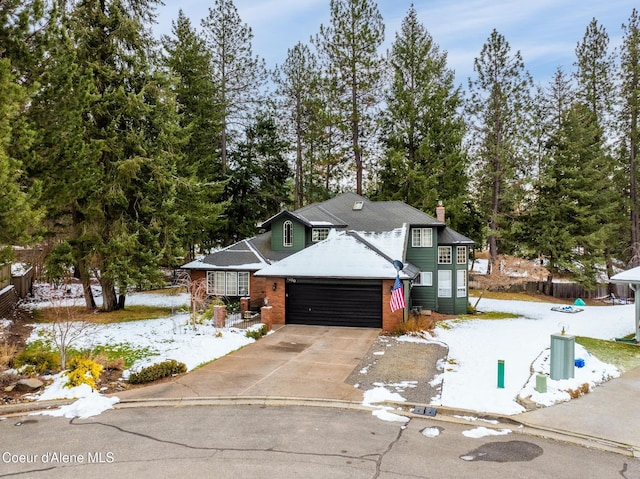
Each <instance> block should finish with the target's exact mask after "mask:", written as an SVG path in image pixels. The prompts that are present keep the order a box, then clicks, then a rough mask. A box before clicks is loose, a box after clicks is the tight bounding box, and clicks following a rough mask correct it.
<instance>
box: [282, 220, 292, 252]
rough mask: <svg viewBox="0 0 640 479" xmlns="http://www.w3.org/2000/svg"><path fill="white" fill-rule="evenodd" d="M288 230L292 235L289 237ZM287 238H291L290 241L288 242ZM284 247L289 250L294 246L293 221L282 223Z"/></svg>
mask: <svg viewBox="0 0 640 479" xmlns="http://www.w3.org/2000/svg"><path fill="white" fill-rule="evenodd" d="M287 229H290V231H291V234H290V235H287ZM287 236H290V238H289V241H287ZM282 246H285V247H287V248H289V247H291V246H293V221H291V220H287V221H285V222H284V223H282Z"/></svg>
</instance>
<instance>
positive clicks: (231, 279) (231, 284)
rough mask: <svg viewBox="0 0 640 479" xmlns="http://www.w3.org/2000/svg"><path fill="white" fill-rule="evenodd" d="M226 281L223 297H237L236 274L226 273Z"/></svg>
mask: <svg viewBox="0 0 640 479" xmlns="http://www.w3.org/2000/svg"><path fill="white" fill-rule="evenodd" d="M226 281H227V284H226V288H225V290H226V294H225V296H238V273H237V272H235V271H227V276H226Z"/></svg>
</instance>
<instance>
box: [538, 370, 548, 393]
mask: <svg viewBox="0 0 640 479" xmlns="http://www.w3.org/2000/svg"><path fill="white" fill-rule="evenodd" d="M536 391H538V392H539V393H541V394H544V393H546V392H547V376H545V375H544V374H538V375H537V376H536Z"/></svg>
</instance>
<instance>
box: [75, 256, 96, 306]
mask: <svg viewBox="0 0 640 479" xmlns="http://www.w3.org/2000/svg"><path fill="white" fill-rule="evenodd" d="M77 264H78V266H77V272H78V274H79V275H80V281H81V283H82V294H83V296H84V304H85V305H86V307H87V311H94V310H95V309H96V300H95V298H94V297H93V291H92V290H91V277H90V275H89V269H88V268H87V267H86V265H85V264H84V262H83V261H82V260H80V261H78V262H77Z"/></svg>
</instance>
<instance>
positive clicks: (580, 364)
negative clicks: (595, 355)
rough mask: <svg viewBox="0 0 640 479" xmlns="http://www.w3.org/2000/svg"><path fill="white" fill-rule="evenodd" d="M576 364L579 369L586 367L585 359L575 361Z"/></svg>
mask: <svg viewBox="0 0 640 479" xmlns="http://www.w3.org/2000/svg"><path fill="white" fill-rule="evenodd" d="M575 364H576V367H577V368H583V367H584V359H581V358H578V359H576V360H575Z"/></svg>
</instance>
